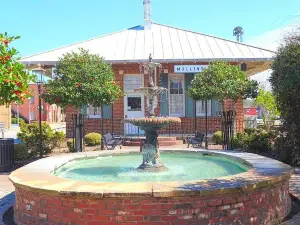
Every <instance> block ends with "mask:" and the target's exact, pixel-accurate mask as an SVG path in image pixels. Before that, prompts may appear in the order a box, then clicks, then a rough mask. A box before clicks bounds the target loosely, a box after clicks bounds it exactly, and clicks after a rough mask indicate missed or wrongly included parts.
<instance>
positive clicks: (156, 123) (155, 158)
mask: <svg viewBox="0 0 300 225" xmlns="http://www.w3.org/2000/svg"><path fill="white" fill-rule="evenodd" d="M140 68H141V70H144V72H148V87H141V88H139V89H138V90H139V91H140V92H141V93H143V94H144V95H145V97H146V98H147V109H146V112H147V117H144V118H133V119H125V121H124V122H128V123H131V124H133V125H135V126H138V127H140V128H141V129H142V130H144V131H145V135H146V140H145V142H144V143H143V146H142V154H143V163H142V164H141V165H140V166H139V167H138V170H141V171H151V172H162V171H166V170H167V168H166V167H165V166H164V164H163V162H162V161H161V158H160V153H159V147H158V141H157V137H158V131H159V130H160V129H162V128H163V127H165V126H166V125H168V124H171V123H178V122H179V123H180V122H181V120H180V118H178V117H156V116H155V109H156V108H157V105H158V97H159V95H160V94H161V93H162V92H164V91H167V89H166V88H162V87H159V86H157V79H156V72H157V70H158V74H160V70H161V68H162V66H161V64H160V63H156V62H153V61H152V58H151V54H150V56H149V62H147V63H143V64H141V65H140Z"/></svg>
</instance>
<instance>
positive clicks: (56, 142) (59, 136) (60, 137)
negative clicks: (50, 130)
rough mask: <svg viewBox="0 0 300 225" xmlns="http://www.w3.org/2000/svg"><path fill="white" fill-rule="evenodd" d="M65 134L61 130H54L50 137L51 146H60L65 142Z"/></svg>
mask: <svg viewBox="0 0 300 225" xmlns="http://www.w3.org/2000/svg"><path fill="white" fill-rule="evenodd" d="M65 139H66V135H65V134H64V133H63V132H61V131H55V132H54V134H53V137H52V142H53V143H52V145H53V148H61V147H63V144H64V143H65Z"/></svg>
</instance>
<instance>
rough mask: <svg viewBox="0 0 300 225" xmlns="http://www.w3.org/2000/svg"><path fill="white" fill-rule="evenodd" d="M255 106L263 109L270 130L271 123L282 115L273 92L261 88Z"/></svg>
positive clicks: (267, 127)
mask: <svg viewBox="0 0 300 225" xmlns="http://www.w3.org/2000/svg"><path fill="white" fill-rule="evenodd" d="M255 105H257V106H260V107H261V108H262V111H263V119H264V122H265V126H266V129H267V130H269V121H271V120H274V119H275V118H276V117H277V116H279V115H280V113H279V111H278V109H277V104H276V102H275V98H274V96H273V94H272V92H270V91H265V90H264V89H263V88H260V89H259V92H258V96H257V98H256V99H255Z"/></svg>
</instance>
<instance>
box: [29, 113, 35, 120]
mask: <svg viewBox="0 0 300 225" xmlns="http://www.w3.org/2000/svg"><path fill="white" fill-rule="evenodd" d="M29 120H35V118H34V112H30V116H29Z"/></svg>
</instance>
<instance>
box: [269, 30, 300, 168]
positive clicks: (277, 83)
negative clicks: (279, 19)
mask: <svg viewBox="0 0 300 225" xmlns="http://www.w3.org/2000/svg"><path fill="white" fill-rule="evenodd" d="M297 31H299V30H297ZM297 31H296V32H295V33H294V34H291V35H288V36H287V37H286V38H285V43H284V44H283V45H281V46H280V47H279V48H278V51H277V53H276V57H275V58H274V61H273V63H272V74H271V77H270V83H271V85H272V90H273V93H274V95H275V100H276V103H277V105H278V110H279V111H280V115H281V118H282V119H283V121H284V122H283V129H284V131H285V133H286V135H285V136H281V137H280V139H278V140H277V141H275V152H277V153H279V151H283V152H282V153H280V155H283V154H284V155H286V154H290V155H289V156H286V157H284V158H286V159H290V161H289V162H288V163H289V164H291V163H292V164H294V163H296V164H297V163H298V161H299V159H297V158H298V157H299V155H300V135H299V131H300V123H299V112H300V95H299V86H300V73H299V65H300V35H299V32H297ZM284 143H286V145H285V144H284ZM287 146H289V148H288V147H287ZM295 157H297V158H295Z"/></svg>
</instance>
